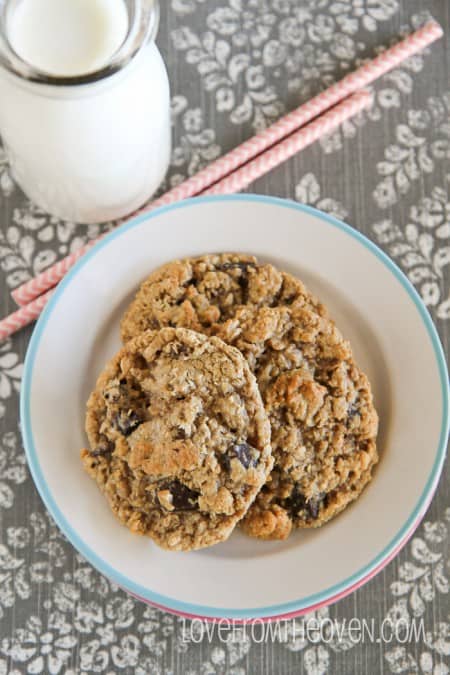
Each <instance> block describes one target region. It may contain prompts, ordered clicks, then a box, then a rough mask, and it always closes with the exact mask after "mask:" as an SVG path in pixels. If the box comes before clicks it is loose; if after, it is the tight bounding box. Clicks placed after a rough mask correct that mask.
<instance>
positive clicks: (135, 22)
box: [0, 0, 159, 87]
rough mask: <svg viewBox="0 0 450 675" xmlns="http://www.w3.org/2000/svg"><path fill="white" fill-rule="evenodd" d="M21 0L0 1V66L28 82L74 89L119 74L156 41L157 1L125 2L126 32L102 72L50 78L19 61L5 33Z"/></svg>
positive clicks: (133, 0)
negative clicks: (10, 16) (10, 13)
mask: <svg viewBox="0 0 450 675" xmlns="http://www.w3.org/2000/svg"><path fill="white" fill-rule="evenodd" d="M63 1H64V0H63ZM17 2H20V0H0V66H2V67H3V68H5V69H6V70H7V71H9V72H10V73H12V74H13V75H16V76H17V77H19V78H21V79H22V80H25V81H27V82H34V83H38V84H45V85H52V86H64V87H68V86H69V87H70V86H76V85H82V84H89V83H93V82H98V81H99V80H104V79H106V78H107V77H110V76H111V75H114V73H117V72H118V71H120V70H122V69H123V68H124V67H125V66H126V65H127V64H128V63H129V62H130V61H131V60H132V59H133V58H134V56H136V54H137V53H138V52H139V51H140V49H141V47H143V46H144V45H146V44H147V43H148V42H151V41H153V40H154V39H155V38H156V34H157V32H158V26H159V1H158V0H125V5H126V8H127V11H128V18H129V21H128V30H127V34H126V36H125V39H124V41H123V42H122V44H121V45H120V47H119V48H118V49H117V50H116V51H115V52H114V53H113V54H112V55H111V57H110V59H109V61H108V63H107V64H105V65H103V66H102V67H101V68H99V69H96V70H93V71H90V72H87V73H83V74H81V75H69V76H59V75H52V74H51V73H48V72H46V71H44V70H41V69H40V68H36V67H35V66H33V65H32V64H30V63H28V61H25V60H24V59H22V58H21V56H20V55H19V54H18V53H17V52H16V51H15V50H14V48H13V47H12V45H11V43H10V41H9V38H8V30H7V21H8V13H9V12H10V11H14V5H15V4H16V3H17Z"/></svg>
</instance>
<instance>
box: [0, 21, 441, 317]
mask: <svg viewBox="0 0 450 675" xmlns="http://www.w3.org/2000/svg"><path fill="white" fill-rule="evenodd" d="M442 35H443V30H442V28H441V26H440V25H439V24H438V23H436V22H435V21H430V22H428V23H427V24H425V25H424V26H423V27H422V28H420V29H419V30H417V31H415V32H414V33H412V34H411V35H409V36H408V37H406V38H405V39H403V40H401V42H399V43H398V44H396V45H394V46H393V47H390V48H389V49H387V50H386V51H384V52H382V53H381V54H379V55H378V56H376V57H375V58H374V59H373V60H372V61H368V62H367V63H365V64H364V65H362V66H360V67H359V68H358V69H357V70H355V71H354V72H353V73H349V74H348V75H346V76H345V77H344V78H343V79H342V80H340V81H339V82H336V84H333V85H332V86H331V87H329V88H328V89H326V90H325V91H323V92H321V93H320V94H318V95H317V96H315V97H314V98H312V99H311V100H310V101H308V102H307V103H304V104H303V105H301V106H300V107H298V108H297V109H296V110H294V111H293V112H291V113H289V114H288V115H285V116H284V117H282V118H281V119H280V120H279V121H278V122H275V124H272V126H270V127H268V128H267V129H265V130H264V131H262V132H260V133H259V134H256V136H253V138H250V139H249V140H247V141H245V142H244V143H242V144H241V145H239V146H238V147H237V148H235V149H234V150H231V151H230V152H228V153H227V154H225V155H224V156H223V157H221V158H219V159H218V160H216V161H214V162H212V163H211V164H210V165H209V166H207V167H206V168H205V169H202V170H201V171H199V172H198V173H197V174H196V175H195V176H192V177H191V178H188V179H187V180H186V181H184V182H183V183H181V184H180V185H178V186H176V187H174V188H172V189H171V190H169V191H168V192H166V193H165V194H164V195H162V197H160V198H159V199H156V200H155V201H153V202H151V203H150V204H149V205H147V206H146V207H144V208H143V209H141V210H140V211H139V212H138V213H143V212H146V211H150V210H152V209H154V208H157V207H158V206H166V205H168V204H172V203H173V202H177V201H181V200H182V199H187V198H189V197H194V196H195V195H198V194H200V193H201V192H202V191H203V190H205V189H206V188H209V187H211V186H212V185H213V184H214V183H216V182H217V181H221V180H222V179H223V178H224V177H225V176H227V175H228V174H230V173H231V172H232V171H234V170H235V169H237V168H238V167H240V166H242V165H243V164H245V163H246V162H248V161H250V160H253V159H254V158H255V157H256V156H257V155H259V154H261V153H262V152H264V151H265V150H267V149H268V148H270V147H272V146H273V145H275V143H278V142H279V141H280V140H281V139H283V138H285V137H286V136H288V135H289V134H291V133H292V132H294V131H296V130H297V129H299V128H300V127H302V126H304V125H305V124H306V123H308V122H309V121H310V120H312V119H314V118H315V117H317V116H318V115H320V114H321V113H323V112H324V111H325V110H328V109H329V108H331V107H332V106H334V105H336V104H337V103H339V101H342V100H343V99H345V98H347V97H348V96H350V95H351V94H353V93H355V92H356V91H357V90H359V89H361V88H363V87H365V86H367V85H369V84H371V83H372V82H374V80H376V79H377V78H379V77H381V76H382V75H384V74H385V73H387V72H388V71H389V70H392V69H393V68H395V67H396V66H398V65H399V64H400V63H402V62H403V61H405V59H407V58H408V57H410V56H412V55H413V54H416V53H417V52H419V51H420V50H422V49H424V47H426V46H427V45H429V44H431V43H432V42H434V41H435V40H437V39H438V38H440V37H442ZM135 215H136V214H135ZM95 243H96V242H95V241H93V242H90V243H89V244H87V245H86V246H84V247H82V248H81V249H79V250H78V251H77V252H76V253H74V254H71V255H69V256H67V257H66V258H64V259H63V260H60V261H59V262H57V263H56V264H55V265H52V266H51V267H49V268H48V269H47V270H45V271H44V272H42V273H41V274H39V275H38V276H37V277H35V278H34V279H31V280H30V281H27V282H26V283H25V284H22V285H21V286H19V287H18V288H16V289H15V290H14V291H13V293H12V296H13V298H14V300H15V301H16V302H17V304H19V305H25V304H27V303H28V302H30V301H31V300H33V299H34V298H36V297H38V296H39V295H40V294H41V293H44V292H45V291H47V290H48V289H49V288H52V287H53V286H55V285H56V284H57V283H59V282H60V281H61V279H62V278H63V277H64V275H65V274H66V272H67V271H68V270H69V269H70V268H71V267H72V265H74V264H75V262H76V261H77V260H78V259H79V258H80V257H81V256H82V255H83V254H84V253H86V251H88V250H89V249H90V248H91V247H92V246H93V245H94V244H95Z"/></svg>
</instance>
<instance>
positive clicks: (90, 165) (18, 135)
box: [0, 0, 170, 222]
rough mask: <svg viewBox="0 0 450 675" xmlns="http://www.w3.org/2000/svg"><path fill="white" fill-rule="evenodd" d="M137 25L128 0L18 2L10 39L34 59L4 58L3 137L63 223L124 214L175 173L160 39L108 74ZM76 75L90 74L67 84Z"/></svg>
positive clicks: (0, 93)
mask: <svg viewBox="0 0 450 675" xmlns="http://www.w3.org/2000/svg"><path fill="white" fill-rule="evenodd" d="M136 4H140V3H139V0H136ZM143 4H144V5H145V4H146V5H149V4H150V5H152V2H151V0H150V2H149V0H144V1H143ZM128 23H129V18H128V11H127V8H126V6H125V4H124V2H123V0H21V1H20V2H19V4H18V5H17V7H16V5H11V11H10V12H9V16H8V20H7V23H6V31H7V35H8V39H9V42H10V44H11V46H12V48H13V49H14V51H15V52H16V54H17V55H18V56H19V57H20V58H21V59H22V60H23V62H26V63H25V64H19V66H17V64H15V63H14V61H13V60H12V63H13V65H12V66H11V63H6V67H5V60H4V59H3V65H4V67H3V68H1V69H0V133H1V135H2V140H3V143H4V145H5V147H6V149H7V151H8V154H9V157H10V161H11V164H12V168H13V171H14V174H15V177H16V179H17V181H18V183H19V184H20V185H21V187H22V188H23V189H24V191H25V192H26V193H27V194H28V196H29V197H30V198H31V199H32V200H33V201H34V202H36V203H37V204H38V205H39V206H41V207H42V208H43V209H45V210H46V211H49V212H50V213H52V214H54V215H56V216H59V217H61V218H65V219H70V220H74V221H79V222H101V221H105V220H109V219H114V218H120V217H122V216H124V215H126V214H129V213H130V212H132V211H134V210H135V209H137V208H138V207H139V206H141V205H142V204H143V203H144V202H145V201H146V200H148V199H149V198H150V196H151V195H152V194H153V193H154V191H155V190H156V188H157V187H158V185H159V184H160V183H161V181H162V179H163V178H164V174H165V173H166V170H167V167H168V164H169V159H170V115H169V103H170V98H169V83H168V79H167V73H166V69H165V66H164V63H163V61H162V59H161V56H160V53H159V51H158V49H157V47H156V46H155V44H154V43H153V41H147V42H146V43H145V44H143V45H141V46H140V49H139V50H138V51H137V53H136V54H134V51H135V48H136V41H134V43H133V45H132V47H133V48H132V49H131V48H130V50H129V53H126V50H125V54H124V58H123V60H122V62H120V59H119V60H117V59H116V63H117V62H119V67H117V72H114V73H113V74H109V72H108V71H106V72H105V73H100V74H98V71H99V69H102V68H106V69H107V68H109V67H111V64H115V61H114V59H115V58H116V56H117V54H116V52H117V50H118V49H119V48H121V45H122V43H123V41H124V39H125V37H126V36H127V32H128V29H129V25H128ZM130 28H131V27H130ZM141 34H142V33H141ZM125 46H126V45H125ZM133 54H134V55H133ZM26 64H31V66H32V68H31V69H30V73H28V71H27V65H26ZM87 73H94V77H93V79H94V81H92V82H90V81H86V80H89V77H84V76H85V75H86V74H87ZM36 74H37V75H36ZM46 74H47V75H49V77H47V76H46ZM73 76H82V77H81V78H78V79H76V78H75V79H73V80H72V81H71V80H69V81H68V82H69V83H68V84H66V81H64V86H62V85H61V84H60V80H59V79H58V78H61V77H69V78H71V77H72V78H73ZM31 79H39V80H41V81H39V82H35V81H30V80H31ZM80 80H81V82H82V83H80Z"/></svg>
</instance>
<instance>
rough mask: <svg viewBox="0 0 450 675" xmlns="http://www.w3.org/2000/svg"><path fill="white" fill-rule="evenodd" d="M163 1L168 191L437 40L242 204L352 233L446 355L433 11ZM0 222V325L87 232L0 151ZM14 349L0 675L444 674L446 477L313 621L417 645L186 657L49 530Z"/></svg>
mask: <svg viewBox="0 0 450 675" xmlns="http://www.w3.org/2000/svg"><path fill="white" fill-rule="evenodd" d="M161 4H162V21H161V28H160V32H159V37H158V44H159V46H160V48H161V50H162V52H163V55H164V58H165V60H166V63H167V66H168V70H169V74H170V81H171V87H172V108H173V136H174V151H173V158H172V165H171V168H170V172H169V175H168V178H167V181H166V182H167V185H169V184H170V185H173V184H175V183H177V182H179V181H181V180H183V178H184V177H185V176H187V175H190V174H193V173H195V172H196V171H198V169H199V168H200V167H202V166H204V165H205V164H207V163H208V162H209V161H211V160H212V159H214V158H215V157H217V156H219V155H220V154H222V153H223V152H225V151H226V150H228V149H230V148H233V147H234V146H236V145H237V144H238V143H240V142H241V141H242V140H243V139H245V138H247V137H248V136H250V135H251V134H253V133H254V132H255V131H256V130H258V129H261V128H263V127H264V126H266V125H267V124H270V122H271V121H273V120H274V119H276V118H278V117H279V116H280V115H282V114H283V112H284V111H286V110H289V109H292V108H293V107H295V106H296V105H298V104H299V103H300V102H301V101H305V100H307V99H308V98H309V97H311V96H312V95H313V94H314V93H316V92H318V91H319V90H320V89H322V88H323V87H325V86H326V85H327V84H329V83H330V82H332V81H333V80H335V79H338V78H340V77H341V76H342V75H343V74H344V73H346V72H347V71H348V70H350V69H353V68H354V67H355V66H356V65H357V64H358V63H359V62H360V61H361V60H362V59H364V58H366V57H368V56H370V55H373V54H374V53H375V52H376V51H377V50H378V49H380V47H382V46H387V45H389V44H390V43H391V42H394V41H396V40H397V39H398V36H399V35H401V34H403V33H406V32H408V31H410V30H411V29H412V28H414V27H416V26H418V25H420V24H421V23H423V22H424V20H426V18H427V17H428V16H429V15H430V14H431V15H432V16H434V17H435V18H436V19H437V20H438V21H439V22H440V23H441V24H442V25H443V27H444V28H445V30H446V37H445V38H444V39H443V40H440V41H439V42H438V43H437V44H435V45H433V46H432V48H430V49H428V50H426V51H425V52H424V53H423V54H420V55H418V56H416V57H414V58H411V59H410V60H409V61H408V62H407V63H405V64H404V65H403V66H402V67H401V68H399V69H397V70H396V71H394V72H392V73H389V74H388V75H386V76H385V77H383V78H382V79H381V81H380V82H378V83H377V85H376V87H375V93H376V105H375V107H374V108H373V109H372V110H371V111H370V112H369V113H364V114H361V115H360V116H359V117H358V118H357V119H355V120H353V121H351V122H347V123H346V124H344V125H343V126H342V128H340V129H339V131H337V132H335V133H333V134H332V135H331V136H328V137H327V138H326V139H323V140H322V141H321V142H320V143H316V144H315V145H314V146H312V147H310V148H308V149H307V150H306V151H303V152H302V153H301V154H300V155H299V156H298V157H295V158H294V159H292V160H290V161H289V162H288V163H286V164H285V165H283V166H281V167H279V168H278V169H277V170H276V171H273V172H272V173H271V174H270V175H269V176H267V177H265V178H263V179H261V180H259V181H258V182H257V183H255V184H254V185H253V186H252V187H251V191H252V192H257V193H261V194H271V195H278V196H280V197H289V198H292V199H296V200H298V201H301V202H304V203H308V204H312V205H314V206H317V207H318V208H319V209H323V210H324V211H328V212H330V213H333V214H335V215H336V216H338V217H339V218H343V219H345V220H346V221H347V222H348V223H350V224H351V225H352V226H354V227H355V228H357V229H358V230H360V231H362V232H364V233H365V234H366V235H368V236H369V237H370V238H371V239H372V240H373V241H375V242H376V243H377V244H379V245H380V246H381V247H382V248H383V249H384V250H385V251H386V252H387V253H388V254H389V255H390V256H391V257H392V258H393V259H394V260H395V261H396V262H397V263H398V264H399V265H400V267H401V268H402V269H403V270H404V271H405V272H406V273H407V275H408V276H409V278H410V279H411V281H412V282H413V283H414V285H415V286H416V288H417V289H418V290H419V292H420V294H421V296H422V298H423V299H424V301H425V303H426V304H427V306H428V308H429V310H430V312H431V315H432V317H433V319H434V320H435V322H436V325H437V327H438V330H439V332H440V335H441V338H442V341H443V343H444V346H445V348H446V349H448V346H449V342H448V337H449V325H450V296H449V263H450V200H449V188H450V114H449V111H450V80H449V72H450V69H449V64H450V59H449V57H450V44H449V30H450V5H449V2H448V0H430V1H425V0H166V2H164V0H163V2H162V3H161ZM0 104H1V103H0ZM166 187H167V186H166ZM0 224H1V232H0V268H1V269H0V283H1V285H2V293H1V308H0V309H1V313H2V315H6V314H7V313H9V312H11V311H12V310H13V309H14V304H13V302H12V300H11V298H10V295H9V290H10V289H12V288H14V287H15V286H17V285H18V284H20V283H21V282H23V281H24V280H26V279H28V278H30V277H31V276H32V275H34V274H36V273H37V272H39V271H40V270H42V269H44V268H45V267H46V266H48V265H49V264H51V263H53V261H55V260H56V259H57V258H59V257H61V256H63V255H64V254H65V253H67V252H68V251H72V250H75V249H76V248H77V247H79V246H80V245H81V244H82V243H83V242H84V241H86V240H87V239H89V238H92V237H95V236H97V234H98V233H99V231H100V229H101V228H99V227H97V226H89V227H88V226H83V225H76V224H74V223H67V222H62V221H59V220H57V219H55V218H52V217H50V216H49V215H47V214H46V213H43V212H41V211H40V210H39V209H38V208H36V207H35V206H34V205H33V204H31V203H30V202H29V201H28V200H27V199H26V197H25V196H24V195H23V194H22V193H21V191H20V189H19V188H18V187H17V186H16V185H15V184H14V181H13V179H12V178H11V175H10V172H9V168H8V162H7V159H6V157H5V155H4V153H3V151H2V150H1V148H0ZM107 227H108V226H103V229H105V228H107ZM324 245H326V243H324ZM386 302H389V298H387V299H386ZM30 334H31V329H30V330H23V331H22V332H21V333H20V334H18V335H16V336H15V337H14V338H13V339H12V340H10V341H8V342H6V343H3V344H0V675H4V674H6V673H10V674H11V675H17V674H18V673H45V674H47V673H50V674H51V675H53V674H58V673H65V674H74V673H77V674H78V673H124V674H125V673H137V674H138V675H143V674H145V673H155V674H156V673H167V674H168V673H182V674H184V673H186V674H191V675H193V674H194V673H195V674H197V673H198V674H201V675H219V674H220V675H222V674H225V673H227V674H230V675H244V673H249V674H257V673H279V674H280V675H281V674H285V673H286V674H287V673H307V674H308V675H322V674H325V673H336V674H344V673H345V674H346V673H369V674H371V675H372V674H376V673H421V674H422V675H445V674H446V673H449V671H450V614H449V612H450V603H449V581H448V575H449V572H450V569H449V567H450V537H449V529H450V489H449V480H448V479H449V471H448V466H447V468H446V469H445V470H444V473H443V476H442V479H441V482H440V487H439V489H438V492H437V494H436V496H435V498H434V500H433V502H432V504H431V506H430V509H429V511H428V513H427V515H426V517H425V519H424V522H423V524H422V525H421V527H420V528H419V529H418V531H417V532H416V534H415V536H414V538H413V539H412V540H411V541H410V543H409V544H408V545H407V546H406V548H405V549H404V550H403V551H402V552H401V553H400V554H399V555H398V557H397V558H396V559H395V560H394V561H393V562H391V563H390V564H389V565H388V567H387V568H386V569H385V570H384V571H383V572H381V573H380V574H379V575H378V576H377V577H376V578H375V579H373V580H372V581H371V582H370V583H368V584H367V585H366V586H365V587H364V588H362V589H361V590H359V591H358V592H356V593H354V594H353V595H351V596H350V597H348V598H346V599H344V600H343V601H341V602H339V603H337V604H336V605H334V606H332V607H330V608H329V609H326V610H322V612H320V613H319V616H322V617H330V618H332V619H333V620H336V621H337V622H338V624H342V623H343V622H344V620H345V619H349V618H351V617H358V618H360V619H362V618H367V619H371V618H374V619H375V620H376V621H378V622H379V623H381V621H382V620H383V619H384V618H386V617H404V618H406V619H411V618H412V617H416V618H419V619H420V618H423V620H424V626H425V634H424V635H423V636H422V638H421V639H420V640H419V641H418V642H417V643H411V644H409V643H408V644H403V643H402V642H401V641H399V640H394V641H393V642H391V643H388V644H377V643H374V644H370V643H364V644H359V645H355V644H353V643H352V642H351V641H350V640H347V639H344V640H341V641H339V640H336V639H334V640H333V639H332V640H329V641H327V642H322V643H319V644H315V643H313V642H311V641H308V640H305V639H303V638H302V636H301V626H302V621H303V619H298V620H297V622H296V623H295V624H291V625H290V626H289V631H290V637H291V639H290V640H289V641H288V642H287V643H286V644H284V643H282V642H281V641H280V640H276V639H275V640H273V641H267V642H266V643H264V644H258V643H257V641H256V640H253V641H252V640H251V639H250V638H249V637H248V636H245V635H244V634H243V633H239V631H238V633H237V634H236V633H235V634H234V636H233V639H232V640H229V641H228V642H227V643H226V644H225V643H223V642H220V641H219V640H218V639H214V640H213V641H212V643H210V642H209V641H208V640H207V639H206V638H205V639H203V640H202V641H201V642H200V643H199V644H196V643H195V642H194V641H192V640H191V641H190V642H188V643H187V642H186V640H184V639H183V634H184V633H183V631H185V632H186V630H187V625H183V622H182V621H181V620H179V619H178V618H176V617H173V616H171V615H169V614H165V613H162V612H160V611H158V610H155V609H152V608H150V607H146V606H145V605H143V604H140V603H139V602H137V601H135V600H133V599H131V598H130V597H128V596H127V595H126V594H125V593H123V592H122V591H120V590H119V589H117V587H115V586H114V585H112V584H111V583H110V582H109V581H107V580H106V579H104V578H103V577H101V576H100V575H99V574H98V573H97V572H96V571H95V570H94V569H92V568H91V567H90V565H88V564H87V563H86V562H85V561H84V560H83V559H82V558H81V557H80V556H79V555H78V554H77V553H76V552H75V550H74V549H73V548H72V546H71V545H70V544H69V543H68V542H67V541H66V540H65V539H64V537H62V535H61V534H60V533H59V531H58V530H57V528H56V527H55V525H54V523H53V522H52V520H51V518H49V516H48V515H47V513H46V511H45V508H44V507H43V505H42V502H41V500H40V498H39V496H38V495H37V492H36V490H35V488H34V486H33V482H32V480H31V477H30V474H29V472H28V469H27V467H26V463H25V458H24V453H23V449H22V444H21V439H20V431H19V425H18V400H19V388H20V380H21V371H22V363H23V359H24V355H25V351H26V348H27V343H28V340H29V337H30ZM416 412H417V414H420V411H416ZM188 632H189V631H188ZM189 634H190V633H189Z"/></svg>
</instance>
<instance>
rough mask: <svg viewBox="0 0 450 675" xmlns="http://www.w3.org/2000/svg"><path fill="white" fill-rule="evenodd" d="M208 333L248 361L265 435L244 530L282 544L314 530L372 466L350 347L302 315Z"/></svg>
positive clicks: (355, 491)
mask: <svg viewBox="0 0 450 675" xmlns="http://www.w3.org/2000/svg"><path fill="white" fill-rule="evenodd" d="M215 333H216V335H218V336H219V337H220V338H221V339H222V340H224V341H225V342H227V343H228V344H232V345H234V346H235V347H237V348H238V349H239V350H240V351H241V352H242V353H243V354H244V356H245V357H246V358H247V361H248V363H249V365H250V368H251V369H252V371H253V372H254V373H255V375H256V379H257V381H258V385H259V388H260V391H261V395H262V397H263V401H264V405H265V408H266V412H267V414H268V415H269V420H270V423H271V427H272V449H273V455H274V459H275V464H274V469H273V471H272V473H271V476H270V478H269V481H268V482H267V483H266V485H265V486H264V487H263V488H262V490H261V492H260V493H259V495H258V497H257V498H256V500H255V503H254V504H253V506H252V507H251V508H250V510H249V512H248V514H247V515H246V517H245V518H244V520H243V521H242V527H243V529H244V530H245V531H246V532H247V533H248V534H250V535H252V536H255V537H259V538H262V539H284V538H286V537H287V536H288V535H289V533H290V531H291V529H292V528H293V527H294V528H297V527H318V526H320V525H322V524H323V523H325V522H326V521H328V520H330V519H331V518H333V517H334V516H336V515H337V514H338V513H339V512H340V511H342V510H343V509H344V508H345V507H346V506H347V505H348V504H349V503H350V502H352V501H353V500H354V499H356V498H357V497H358V495H359V494H360V493H361V491H362V489H363V488H364V486H365V485H366V484H367V483H368V482H369V481H370V479H371V471H372V468H373V466H374V465H375V464H376V462H377V460H378V455H377V449H376V435H377V429H378V417H377V413H376V411H375V408H374V405H373V399H372V393H371V389H370V385H369V382H368V380H367V377H366V376H365V375H364V374H363V373H362V372H361V370H360V369H359V368H358V366H357V365H356V363H355V361H354V358H353V355H352V351H351V348H350V345H349V343H348V342H347V341H346V340H344V338H343V337H342V335H341V333H340V332H339V330H338V329H337V328H336V326H335V325H334V324H333V323H332V322H331V321H330V320H329V319H327V318H326V317H321V316H319V315H318V314H317V313H316V312H314V311H311V310H310V309H307V308H305V307H296V308H292V307H271V308H267V307H266V308H259V309H258V308H254V307H248V306H247V307H241V308H240V309H238V310H237V312H236V314H235V316H234V317H233V318H232V319H229V320H228V321H227V322H224V323H223V324H221V325H217V326H216V327H215Z"/></svg>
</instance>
